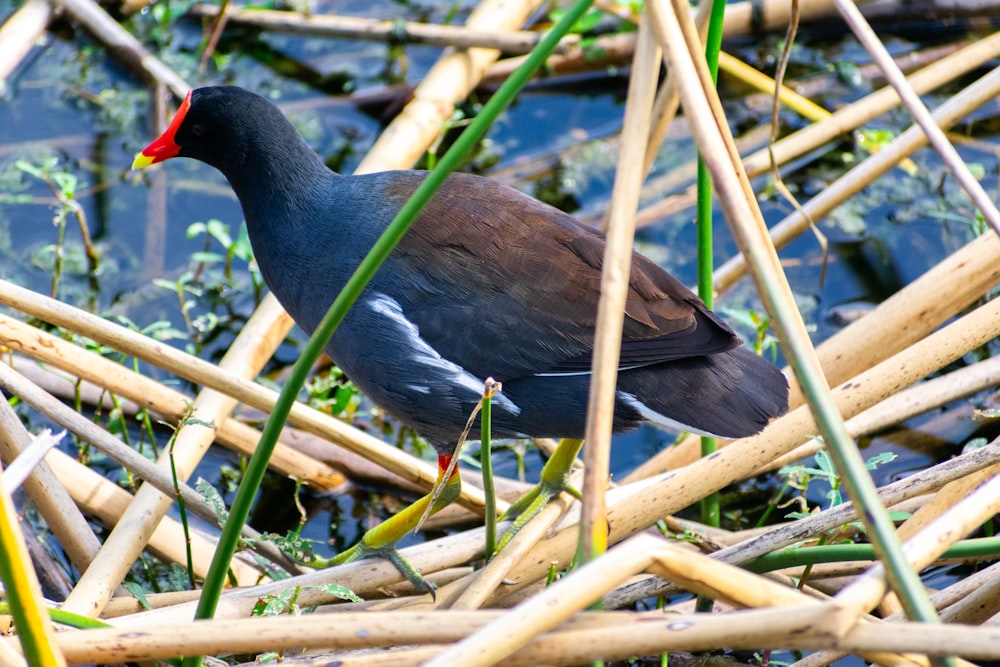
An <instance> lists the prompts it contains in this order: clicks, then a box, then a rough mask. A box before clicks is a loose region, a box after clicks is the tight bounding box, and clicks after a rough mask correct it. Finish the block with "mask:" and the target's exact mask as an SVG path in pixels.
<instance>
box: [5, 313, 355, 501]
mask: <svg viewBox="0 0 1000 667" xmlns="http://www.w3.org/2000/svg"><path fill="white" fill-rule="evenodd" d="M0 342H2V343H3V344H4V345H6V346H8V347H10V348H11V349H14V350H16V351H18V352H20V353H22V354H24V355H25V356H28V357H30V358H32V359H34V360H36V361H40V362H43V363H46V364H50V365H51V366H53V367H55V368H58V369H60V370H63V371H65V372H67V373H70V374H71V375H73V376H75V377H78V378H81V379H84V380H87V381H89V382H92V383H94V384H97V385H99V386H101V387H103V388H104V389H106V390H107V391H109V392H111V393H113V394H115V395H116V396H121V397H123V398H127V399H129V400H131V401H133V402H134V403H136V404H137V405H140V406H143V407H146V408H148V409H149V410H151V411H152V412H153V413H154V414H155V415H157V416H158V417H160V418H162V419H164V420H165V421H169V422H170V423H174V424H177V423H179V421H180V420H181V419H182V418H183V417H184V416H185V414H186V413H187V410H188V406H189V405H190V402H191V399H190V398H189V397H188V396H186V395H184V394H182V393H181V392H179V391H177V390H175V389H171V388H169V387H166V386H164V385H162V384H160V383H159V382H156V381H155V380H153V379H151V378H148V377H146V376H144V375H142V374H140V373H136V372H135V371H133V370H131V369H129V368H126V367H125V366H122V365H121V364H117V363H115V362H113V361H111V360H109V359H105V358H104V357H102V356H100V355H99V354H96V353H94V352H91V351H89V350H86V349H83V348H80V347H78V346H76V345H73V344H72V343H69V342H67V341H65V340H62V339H61V338H58V337H57V336H53V335H52V334H49V333H46V332H44V331H41V330H39V329H37V328H35V327H33V326H31V325H29V324H25V323H24V322H21V321H19V320H16V319H13V318H10V317H6V316H4V315H0ZM259 437H260V432H259V431H257V430H256V429H253V428H250V427H249V426H246V425H245V424H241V423H239V422H238V421H236V420H235V419H232V418H229V417H227V418H226V419H225V421H223V422H222V425H221V426H220V428H219V429H218V434H217V439H218V441H219V442H220V443H222V444H225V445H228V446H230V447H232V448H233V449H235V450H236V451H238V452H240V453H241V454H244V455H247V456H249V455H251V454H253V452H254V449H255V448H256V446H257V439H258V438H259ZM270 465H271V467H272V468H273V469H274V470H277V471H278V472H279V473H281V474H283V475H288V476H295V477H298V478H300V479H302V480H304V481H305V482H306V483H308V484H310V485H311V486H313V487H314V488H316V489H318V490H320V491H328V490H330V489H332V488H334V487H336V486H338V485H339V484H342V483H343V481H344V478H343V476H342V475H340V473H338V472H336V471H335V470H333V469H331V468H330V467H329V466H327V465H325V464H323V463H321V462H319V461H316V460H315V459H313V458H312V457H309V456H307V455H305V454H302V453H301V452H299V451H297V450H295V449H292V448H291V447H288V446H287V445H284V444H279V445H278V446H277V447H275V451H274V456H272V457H271V461H270Z"/></svg>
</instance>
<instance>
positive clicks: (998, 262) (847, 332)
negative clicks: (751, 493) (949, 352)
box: [625, 234, 1000, 482]
mask: <svg viewBox="0 0 1000 667" xmlns="http://www.w3.org/2000/svg"><path fill="white" fill-rule="evenodd" d="M998 282H1000V241H998V240H997V238H996V237H995V235H993V234H985V235H983V236H980V237H978V238H976V239H975V240H973V241H970V242H969V243H968V244H966V245H965V246H963V247H962V248H961V249H959V250H958V251H956V252H954V253H952V254H951V255H950V256H948V257H947V258H945V259H944V260H943V261H941V262H940V263H939V264H937V265H936V266H935V267H934V268H932V269H930V270H929V271H927V272H925V273H924V274H923V275H922V276H921V277H920V278H917V279H916V280H915V281H913V282H912V283H910V284H909V285H907V286H906V287H904V288H903V289H901V290H900V291H898V292H897V293H896V294H894V295H892V296H891V297H889V298H888V299H886V300H885V301H883V302H882V303H881V304H879V306H878V307H877V308H876V309H875V310H873V311H872V312H870V313H868V315H866V316H864V317H862V318H861V319H860V320H858V321H857V322H854V323H853V324H851V325H850V326H848V327H846V328H845V329H842V330H841V331H839V332H837V333H836V334H834V335H833V336H831V337H830V338H828V339H827V340H826V341H824V342H823V343H822V344H821V345H820V346H819V347H818V348H817V352H818V354H819V356H820V359H821V360H822V361H823V367H824V372H825V373H826V376H827V379H828V381H829V382H830V383H831V384H837V383H842V382H844V381H846V380H848V379H850V378H851V377H853V376H854V375H857V374H859V373H861V372H862V371H864V370H865V369H868V368H871V367H872V366H874V365H875V364H877V363H880V362H882V361H884V360H885V359H886V358H887V357H888V356H890V355H892V354H895V353H898V352H899V351H901V350H903V349H904V348H905V347H906V346H908V345H912V344H914V343H915V342H917V341H920V340H921V339H922V338H923V337H925V336H927V335H928V334H929V333H930V332H931V331H932V330H933V329H934V328H935V327H937V326H938V325H940V324H941V323H942V322H944V321H945V320H947V319H948V318H950V317H954V316H955V315H956V314H957V313H959V312H961V311H962V310H963V309H965V308H967V307H968V306H969V305H971V304H972V303H973V302H975V301H976V300H977V299H979V298H980V297H981V296H982V295H983V294H985V293H986V292H987V291H988V290H990V289H992V288H993V287H994V286H995V285H996V284H997V283H998ZM876 340H877V341H879V344H878V345H872V344H871V341H876ZM931 370H938V369H937V368H935V369H931ZM790 384H791V395H790V397H789V405H790V406H795V405H800V404H801V401H802V399H801V394H800V393H799V391H798V385H797V383H795V382H794V380H792V381H791V382H790ZM720 444H721V445H723V446H728V445H726V443H720ZM697 448H698V440H697V438H694V437H688V438H685V439H684V440H683V441H682V442H680V443H678V444H677V445H674V446H673V447H671V448H669V449H666V450H664V451H662V452H660V453H659V454H657V455H656V456H655V457H653V458H652V459H650V460H649V461H646V462H645V463H643V464H642V465H641V466H639V468H637V469H636V470H634V471H633V472H632V473H630V474H629V475H627V476H626V478H625V481H626V482H629V481H632V480H636V479H642V478H643V477H647V476H649V475H653V474H656V473H658V472H659V471H661V470H674V469H676V468H679V467H681V466H684V465H687V464H689V463H691V462H692V461H695V460H697V458H698V451H697ZM803 451H806V450H803ZM804 455H806V454H802V456H804ZM795 456H797V457H799V458H801V456H800V455H798V454H796V455H795ZM786 460H787V459H786Z"/></svg>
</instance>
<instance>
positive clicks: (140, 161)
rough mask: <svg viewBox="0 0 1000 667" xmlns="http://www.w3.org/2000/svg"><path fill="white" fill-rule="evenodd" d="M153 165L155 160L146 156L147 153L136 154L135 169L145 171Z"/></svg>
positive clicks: (133, 161) (133, 165)
mask: <svg viewBox="0 0 1000 667" xmlns="http://www.w3.org/2000/svg"><path fill="white" fill-rule="evenodd" d="M151 164H153V158H151V157H150V156H148V155H146V154H145V153H136V154H135V159H134V160H132V168H133V169H145V168H146V167H148V166H149V165H151Z"/></svg>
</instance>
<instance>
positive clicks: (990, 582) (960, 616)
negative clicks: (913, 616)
mask: <svg viewBox="0 0 1000 667" xmlns="http://www.w3.org/2000/svg"><path fill="white" fill-rule="evenodd" d="M998 589H1000V563H994V564H993V565H990V566H989V567H986V568H983V569H982V570H979V571H977V572H973V573H972V574H970V575H969V576H967V577H965V578H963V579H960V580H958V581H956V582H955V583H954V584H952V585H951V586H948V587H947V588H945V589H944V590H940V591H935V592H934V593H931V602H932V603H933V604H934V606H935V607H936V608H937V609H938V610H939V611H940V612H941V620H942V621H943V622H944V623H963V624H966V625H978V624H980V623H982V622H983V621H985V620H987V618H988V617H987V616H985V614H988V613H989V611H990V610H994V609H996V607H997V605H998V604H1000V595H998V593H1000V590H998ZM885 620H886V621H887V622H890V623H898V622H901V621H905V620H906V617H905V616H904V615H903V614H902V613H896V614H893V615H891V616H888V617H886V619H885ZM946 627H948V626H946ZM952 627H954V626H952ZM845 655H846V653H844V652H843V651H831V650H824V651H816V652H815V653H811V654H810V655H808V656H806V657H805V658H803V659H801V660H797V661H795V662H794V663H792V665H791V666H790V667H826V666H827V665H829V664H830V663H832V662H834V661H836V660H840V659H841V658H843V657H844V656H845Z"/></svg>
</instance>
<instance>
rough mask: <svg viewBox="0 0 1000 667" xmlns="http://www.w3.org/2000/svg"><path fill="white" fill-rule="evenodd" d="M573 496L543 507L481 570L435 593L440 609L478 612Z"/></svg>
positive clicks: (573, 482) (572, 481) (572, 480)
mask: <svg viewBox="0 0 1000 667" xmlns="http://www.w3.org/2000/svg"><path fill="white" fill-rule="evenodd" d="M579 479H580V474H579V473H577V474H574V475H573V476H571V477H570V480H569V484H570V485H571V486H573V487H574V488H576V487H575V485H576V484H577V482H578V480H579ZM572 503H573V497H572V496H570V495H569V494H568V493H563V494H560V495H559V497H558V498H555V499H553V500H552V502H550V503H549V504H548V505H546V506H545V507H544V508H543V509H542V511H541V512H539V513H538V514H537V515H535V517H534V518H533V519H532V520H531V521H529V522H528V523H527V524H526V525H525V526H524V528H522V529H521V530H520V531H519V532H518V534H517V535H515V536H514V538H513V539H511V541H510V542H509V543H508V544H507V546H505V547H504V548H503V550H501V551H500V552H499V553H497V554H494V556H493V558H492V559H491V560H490V562H489V563H487V564H486V566H485V567H483V568H482V569H481V570H477V571H476V572H473V573H472V574H470V575H469V576H468V577H466V578H465V579H464V580H462V581H458V582H455V583H454V584H451V585H449V587H448V588H449V590H447V591H439V592H438V598H440V600H441V602H440V603H439V604H440V606H444V607H447V608H449V609H478V608H479V607H481V606H482V604H483V602H484V601H485V600H486V599H487V598H489V597H490V596H491V595H492V594H493V593H494V591H496V590H497V589H498V588H500V587H501V586H502V585H503V582H504V580H505V579H506V578H507V574H508V573H509V572H510V570H511V568H513V567H514V565H515V564H516V563H518V562H520V561H521V559H523V558H528V557H530V555H531V551H532V549H533V548H534V546H535V545H536V544H537V543H538V541H539V540H541V539H542V538H543V537H544V536H545V535H546V534H547V533H548V531H549V530H550V529H551V528H552V526H554V525H555V523H556V522H557V521H558V520H559V519H560V518H561V517H562V515H563V514H564V513H565V512H566V510H567V509H568V508H569V507H570V506H571V505H572ZM450 589H456V593H457V591H459V590H460V591H461V594H460V595H458V597H457V598H456V599H454V600H452V599H451V593H452V591H451V590H450Z"/></svg>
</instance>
